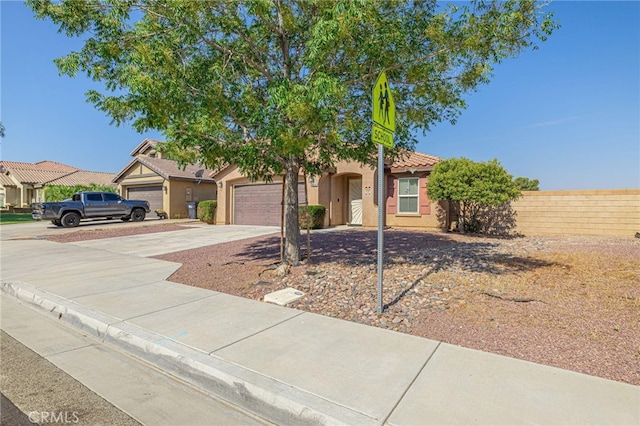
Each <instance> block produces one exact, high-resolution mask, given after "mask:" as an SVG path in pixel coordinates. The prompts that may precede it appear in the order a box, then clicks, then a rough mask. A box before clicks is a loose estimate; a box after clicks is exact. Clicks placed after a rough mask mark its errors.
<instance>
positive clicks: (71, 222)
mask: <svg viewBox="0 0 640 426" xmlns="http://www.w3.org/2000/svg"><path fill="white" fill-rule="evenodd" d="M61 222H62V226H64V227H65V228H75V227H76V226H78V225H80V215H78V213H73V212H69V213H65V214H64V216H62V219H61Z"/></svg>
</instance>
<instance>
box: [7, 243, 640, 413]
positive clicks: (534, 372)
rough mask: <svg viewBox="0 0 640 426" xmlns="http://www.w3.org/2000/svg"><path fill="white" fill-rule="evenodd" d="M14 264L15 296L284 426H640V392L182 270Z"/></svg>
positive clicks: (36, 252) (50, 256)
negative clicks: (189, 279) (195, 282)
mask: <svg viewBox="0 0 640 426" xmlns="http://www.w3.org/2000/svg"><path fill="white" fill-rule="evenodd" d="M156 244H162V242H161V241H157V242H156ZM1 260H2V296H3V297H11V298H16V299H17V300H19V301H20V302H21V303H23V304H27V305H30V306H32V307H36V308H38V309H40V311H41V312H42V313H43V314H46V315H49V316H52V317H54V318H58V319H59V320H60V321H63V322H65V323H67V324H69V325H72V326H73V327H75V328H76V329H78V330H81V331H82V332H84V333H88V334H91V335H93V336H95V337H96V338H98V339H100V340H101V341H102V342H103V343H104V344H107V345H113V346H115V347H117V348H120V349H122V350H124V351H126V352H128V353H130V354H132V355H135V356H137V357H139V358H142V359H144V360H146V361H147V362H149V363H151V364H153V365H155V366H157V367H158V368H160V369H162V370H164V371H166V372H168V373H170V374H173V375H175V376H177V377H179V378H181V379H183V380H185V381H187V382H189V383H191V384H192V385H194V386H197V387H198V388H200V389H202V390H204V391H205V392H208V393H210V394H213V395H216V396H218V397H221V398H223V399H225V400H226V401H229V402H230V403H232V404H234V405H236V406H239V407H242V408H243V409H246V410H248V411H251V412H253V413H256V414H257V415H259V416H262V417H264V418H266V419H268V420H270V421H272V422H275V423H277V424H292V425H300V424H348V425H369V424H372V425H373V424H375V425H379V424H389V425H423V424H563V425H564V424H576V425H578V424H580V425H586V424H594V425H595V424H597V425H600V424H617V425H621V424H629V425H638V424H640V387H637V386H631V385H627V384H623V383H619V382H614V381H609V380H604V379H600V378H596V377H592V376H587V375H583V374H578V373H574V372H570V371H565V370H560V369H557V368H552V367H547V366H543V365H538V364H533V363H529V362H525V361H520V360H515V359H511V358H506V357H502V356H498V355H493V354H488V353H483V352H479V351H475V350H470V349H466V348H462V347H457V346H452V345H448V344H444V343H440V342H436V341H432V340H427V339H422V338H418V337H414V336H410V335H406V334H401V333H395V332H392V331H388V330H384V329H379V328H375V327H369V326H364V325H360V324H355V323H351V322H347V321H341V320H336V319H332V318H328V317H323V316H319V315H315V314H311V313H307V312H302V311H298V310H294V309H289V308H286V307H279V306H275V305H270V304H266V303H261V302H256V301H252V300H247V299H243V298H239V297H235V296H230V295H226V294H222V293H218V292H213V291H209V290H204V289H200V288H195V287H189V286H184V285H181V284H176V283H171V282H168V281H166V278H167V277H168V276H169V275H170V274H171V273H172V272H173V271H175V269H177V268H178V267H179V265H177V264H175V263H170V262H164V261H160V260H156V259H147V258H143V257H137V256H132V255H131V254H122V253H116V252H114V251H107V250H105V249H104V248H96V247H95V246H91V244H83V245H82V246H80V245H74V244H57V243H53V242H48V241H39V240H24V241H3V242H2V259H1ZM34 261H35V262H37V263H36V264H37V269H36V268H33V265H34ZM70 356H71V355H70ZM74 361H75V362H82V360H80V359H79V360H74ZM70 362H71V361H70ZM594 362H597V360H594Z"/></svg>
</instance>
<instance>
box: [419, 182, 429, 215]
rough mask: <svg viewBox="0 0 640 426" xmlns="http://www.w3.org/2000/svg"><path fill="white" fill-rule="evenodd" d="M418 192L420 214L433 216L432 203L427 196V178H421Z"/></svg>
mask: <svg viewBox="0 0 640 426" xmlns="http://www.w3.org/2000/svg"><path fill="white" fill-rule="evenodd" d="M419 188H420V189H419V190H418V204H419V205H420V207H419V210H418V211H419V212H420V214H431V201H430V200H429V197H428V196H427V178H426V177H424V176H423V177H421V178H420V183H419Z"/></svg>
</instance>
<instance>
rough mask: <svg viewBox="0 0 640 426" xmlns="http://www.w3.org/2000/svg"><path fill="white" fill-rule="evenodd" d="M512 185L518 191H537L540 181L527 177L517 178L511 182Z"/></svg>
mask: <svg viewBox="0 0 640 426" xmlns="http://www.w3.org/2000/svg"><path fill="white" fill-rule="evenodd" d="M513 183H515V184H516V186H517V187H518V188H519V189H520V191H539V190H540V181H539V180H538V179H529V178H527V177H517V178H515V179H514V180H513Z"/></svg>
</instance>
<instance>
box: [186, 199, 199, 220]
mask: <svg viewBox="0 0 640 426" xmlns="http://www.w3.org/2000/svg"><path fill="white" fill-rule="evenodd" d="M196 208H197V203H193V202H192V203H187V209H188V210H189V219H197V218H198V211H197V210H196Z"/></svg>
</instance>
